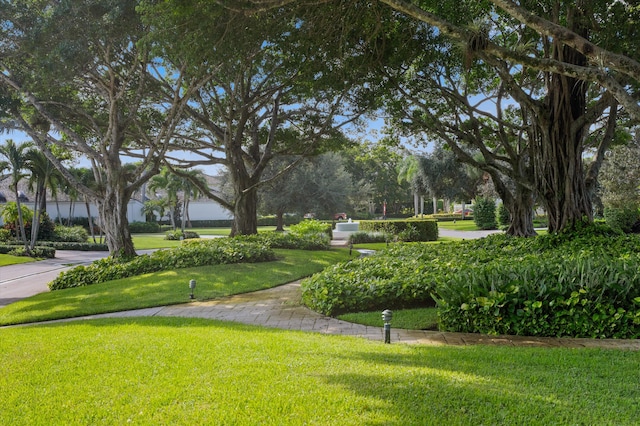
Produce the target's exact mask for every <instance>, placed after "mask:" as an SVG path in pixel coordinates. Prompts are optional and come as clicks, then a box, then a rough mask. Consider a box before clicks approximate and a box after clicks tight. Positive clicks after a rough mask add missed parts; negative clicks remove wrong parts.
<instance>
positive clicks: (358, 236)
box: [348, 231, 393, 244]
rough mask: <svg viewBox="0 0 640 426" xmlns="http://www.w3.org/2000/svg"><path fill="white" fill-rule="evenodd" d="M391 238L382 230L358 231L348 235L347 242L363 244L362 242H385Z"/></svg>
mask: <svg viewBox="0 0 640 426" xmlns="http://www.w3.org/2000/svg"><path fill="white" fill-rule="evenodd" d="M392 239H393V238H392V237H391V236H390V235H388V234H385V233H384V232H364V231H358V232H354V233H353V234H351V235H349V239H348V242H349V243H350V244H364V243H386V242H389V241H391V240H392Z"/></svg>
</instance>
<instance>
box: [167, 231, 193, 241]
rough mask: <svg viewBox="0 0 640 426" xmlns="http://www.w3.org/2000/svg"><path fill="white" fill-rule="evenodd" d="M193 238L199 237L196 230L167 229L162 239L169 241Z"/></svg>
mask: <svg viewBox="0 0 640 426" xmlns="http://www.w3.org/2000/svg"><path fill="white" fill-rule="evenodd" d="M194 238H200V235H198V233H197V232H193V231H184V232H182V231H181V230H179V229H178V230H176V231H167V232H166V233H165V236H164V239H165V240H170V241H179V240H191V239H194Z"/></svg>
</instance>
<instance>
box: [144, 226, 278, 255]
mask: <svg viewBox="0 0 640 426" xmlns="http://www.w3.org/2000/svg"><path fill="white" fill-rule="evenodd" d="M273 230H275V226H259V227H258V232H266V231H273ZM187 231H193V232H197V233H198V235H200V236H218V237H227V236H229V234H230V233H231V228H188V229H187ZM164 237H165V234H164V233H157V234H133V235H132V238H133V245H134V247H135V248H136V250H149V249H158V248H171V247H177V246H179V245H180V243H181V241H177V240H173V241H172V240H165V239H164Z"/></svg>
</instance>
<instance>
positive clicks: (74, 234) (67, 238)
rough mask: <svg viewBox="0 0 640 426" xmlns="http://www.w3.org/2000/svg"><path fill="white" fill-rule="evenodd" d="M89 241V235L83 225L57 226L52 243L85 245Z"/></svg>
mask: <svg viewBox="0 0 640 426" xmlns="http://www.w3.org/2000/svg"><path fill="white" fill-rule="evenodd" d="M88 239H89V233H88V232H87V230H86V229H85V228H84V227H82V226H81V225H76V226H61V225H56V227H55V228H54V230H53V236H52V237H51V239H50V241H62V242H70V243H85V242H87V240H88Z"/></svg>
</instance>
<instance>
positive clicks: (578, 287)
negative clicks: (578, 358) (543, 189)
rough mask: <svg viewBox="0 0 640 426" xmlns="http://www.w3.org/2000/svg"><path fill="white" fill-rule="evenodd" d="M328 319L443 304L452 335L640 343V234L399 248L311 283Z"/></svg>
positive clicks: (595, 231) (593, 233)
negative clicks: (639, 339)
mask: <svg viewBox="0 0 640 426" xmlns="http://www.w3.org/2000/svg"><path fill="white" fill-rule="evenodd" d="M302 288H303V301H304V302H305V303H306V304H307V305H308V306H310V307H311V308H312V309H315V310H318V311H320V312H323V313H325V314H327V315H335V314H339V313H344V312H357V311H370V310H376V309H384V308H387V307H390V306H393V305H395V306H396V307H397V306H401V307H402V306H408V305H411V303H415V304H428V303H429V302H430V301H431V297H433V299H435V301H436V302H437V304H438V309H439V312H440V319H441V322H440V327H441V329H443V330H448V331H462V332H480V333H498V334H521V335H533V336H574V337H618V338H637V337H639V336H640V237H638V236H623V235H619V234H616V233H613V232H612V231H611V230H610V229H608V228H606V227H601V226H592V227H587V228H585V229H581V230H577V231H576V232H574V233H571V234H560V235H545V236H541V237H537V238H528V239H527V238H514V237H509V236H505V235H495V236H491V237H487V238H483V239H480V240H472V241H463V242H459V243H449V244H440V245H426V244H411V245H409V244H399V245H393V246H391V247H389V248H388V249H386V250H382V251H381V252H380V253H378V254H376V255H375V256H372V257H368V258H365V259H358V260H354V261H353V262H350V263H349V264H346V265H344V266H341V267H333V268H330V269H328V270H326V271H324V272H322V273H320V274H317V275H315V276H313V277H311V278H309V279H307V280H305V281H304V282H303V285H302Z"/></svg>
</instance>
